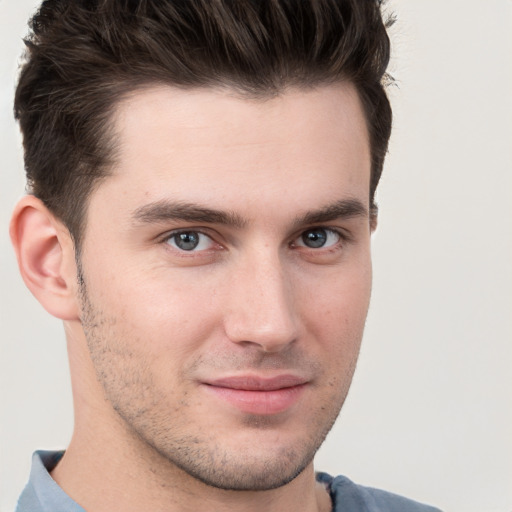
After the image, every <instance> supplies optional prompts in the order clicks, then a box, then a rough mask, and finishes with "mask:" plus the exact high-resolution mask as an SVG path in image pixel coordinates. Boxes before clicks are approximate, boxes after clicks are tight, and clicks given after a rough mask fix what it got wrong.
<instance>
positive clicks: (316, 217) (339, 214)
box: [295, 199, 369, 226]
mask: <svg viewBox="0 0 512 512" xmlns="http://www.w3.org/2000/svg"><path fill="white" fill-rule="evenodd" d="M368 215H369V213H368V209H367V208H366V206H365V205H364V204H363V203H362V202H361V201H359V199H341V200H340V201H336V202H335V203H332V204H329V205H327V206H325V207H323V208H320V209H319V210H315V211H312V212H306V213H305V214H304V215H302V216H301V217H298V218H297V219H296V220H295V225H296V226H303V225H306V224H321V223H323V222H329V221H332V220H337V219H351V218H354V217H364V218H367V217H368Z"/></svg>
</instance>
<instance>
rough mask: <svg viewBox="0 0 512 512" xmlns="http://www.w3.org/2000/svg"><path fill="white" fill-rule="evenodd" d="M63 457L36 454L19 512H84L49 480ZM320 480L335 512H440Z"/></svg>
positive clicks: (341, 480) (336, 480)
mask: <svg viewBox="0 0 512 512" xmlns="http://www.w3.org/2000/svg"><path fill="white" fill-rule="evenodd" d="M63 453H64V452H48V451H37V452H35V453H34V456H33V458H32V470H31V472H30V479H29V481H28V484H27V486H26V487H25V489H24V490H23V493H22V494H21V496H20V499H19V500H18V506H17V507H16V512H85V510H84V509H83V508H82V507H81V506H80V505H78V503H75V502H74V501H73V500H72V499H71V498H70V497H69V496H68V495H67V494H66V493H65V492H64V491H63V490H62V489H61V488H60V487H59V486H58V485H57V483H56V482H55V480H53V478H52V477H51V476H50V473H49V472H50V471H51V470H52V469H53V468H54V467H55V466H56V465H57V462H59V460H60V458H61V457H62V455H63ZM317 480H318V481H320V482H322V483H324V484H325V485H326V487H327V490H328V491H329V493H330V495H331V499H332V502H333V512H440V511H439V509H437V508H433V507H429V506H427V505H422V504H421V503H418V502H416V501H412V500H409V499H407V498H403V497H401V496H397V495H396V494H391V493H389V492H385V491H380V490H378V489H372V488H370V487H363V486H360V485H356V484H354V483H353V482H351V481H350V480H349V479H348V478H346V477H344V476H337V477H332V476H330V475H327V474H326V473H317Z"/></svg>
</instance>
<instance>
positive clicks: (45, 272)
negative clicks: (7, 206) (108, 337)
mask: <svg viewBox="0 0 512 512" xmlns="http://www.w3.org/2000/svg"><path fill="white" fill-rule="evenodd" d="M10 235H11V240H12V244H13V246H14V250H15V251H16V257H17V259H18V266H19V269H20V273H21V276H22V278H23V280H24V281H25V284H26V285H27V287H28V288H29V289H30V291H31V292H32V294H33V295H34V296H35V297H36V299H37V300H38V301H39V302H40V303H41V305H42V306H43V307H44V308H45V309H46V310H47V311H48V312H49V313H50V314H52V315H53V316H55V317H57V318H61V319H62V320H76V319H77V318H78V304H77V299H76V298H77V279H76V264H75V255H74V246H73V242H72V239H71V236H70V235H69V232H68V230H67V229H66V228H65V227H64V225H63V224H62V222H60V221H59V220H58V219H56V218H55V217H54V216H53V215H52V213H51V212H50V211H49V210H48V209H47V208H46V206H45V205H44V204H43V202H42V201H41V200H39V199H37V198H36V197H34V196H30V195H29V196H25V197H23V198H22V199H21V200H20V201H19V203H18V204H17V205H16V208H15V210H14V212H13V215H12V219H11V225H10Z"/></svg>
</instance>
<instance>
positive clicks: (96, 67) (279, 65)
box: [15, 0, 391, 248]
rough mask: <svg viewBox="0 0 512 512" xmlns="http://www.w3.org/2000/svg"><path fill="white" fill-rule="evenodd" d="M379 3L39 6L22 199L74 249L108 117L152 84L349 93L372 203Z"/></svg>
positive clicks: (158, 1) (29, 65)
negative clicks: (357, 109) (368, 163)
mask: <svg viewBox="0 0 512 512" xmlns="http://www.w3.org/2000/svg"><path fill="white" fill-rule="evenodd" d="M380 4H381V2H379V1H378V0H45V1H44V2H43V4H42V5H41V7H40V9H39V11H38V12H37V14H36V15H35V16H34V17H33V19H32V21H31V29H32V30H31V32H30V34H29V36H28V37H27V39H26V41H25V42H26V45H27V53H26V61H25V63H24V64H23V66H22V69H21V73H20V78H19V83H18V87H17V91H16V97H15V116H16V118H17V119H18V120H19V122H20V126H21V130H22V133H23V140H24V149H25V168H26V173H27V180H28V186H29V188H30V191H31V192H32V193H33V194H35V195H36V196H37V197H39V198H40V199H41V200H42V201H43V202H44V203H45V204H46V206H47V207H48V208H49V209H50V210H51V211H52V212H53V213H54V214H55V215H56V216H57V217H59V218H60V219H61V220H62V221H63V222H64V223H65V224H66V226H67V227H68V229H69V231H70V233H71V235H72V237H73V239H74V241H75V245H76V247H77V248H79V245H80V238H81V235H82V231H83V225H84V218H85V212H86V208H87V198H88V196H89V194H90V192H91V190H92V188H93V186H94V185H95V184H96V183H98V181H99V179H101V178H102V177H103V176H106V175H108V173H109V170H108V169H109V166H110V165H111V164H113V163H114V160H115V144H114V140H113V137H112V135H113V134H112V130H111V129H110V128H111V127H110V120H111V117H112V115H111V114H112V111H113V109H114V108H115V106H116V105H117V104H118V102H119V101H120V99H121V98H122V97H123V96H124V95H126V94H127V93H129V92H131V91H134V90H136V89H138V88H140V87H144V86H147V85H150V84H155V83H162V84H169V85H173V86H177V87H182V88H196V87H212V86H223V87H226V86H227V87H230V88H233V89H235V90H237V91H238V92H240V93H241V94H245V95H250V96H257V97H269V96H274V95H276V94H279V93H280V92H282V91H283V89H284V88H285V87H290V86H291V87H303V88H308V87H315V86H317V85H322V84H329V83H333V82H339V81H345V80H346V81H349V82H351V83H353V84H354V85H355V86H356V88H357V91H358V93H359V97H360V99H361V102H362V105H363V109H364V112H365V116H366V121H367V126H368V132H369V140H370V150H371V156H372V169H371V185H370V191H369V193H370V202H371V204H372V206H373V201H374V194H375V189H376V187H377V184H378V182H379V178H380V175H381V172H382V166H383V163H384V156H385V154H386V151H387V144H388V140H389V136H390V132H391V108H390V105H389V101H388V99H387V96H386V93H385V90H384V81H385V80H386V67H387V65H388V61H389V54H390V45H389V39H388V36H387V32H386V23H385V22H384V21H383V19H382V14H381V5H380Z"/></svg>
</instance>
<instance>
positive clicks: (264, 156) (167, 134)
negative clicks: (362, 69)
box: [93, 83, 370, 210]
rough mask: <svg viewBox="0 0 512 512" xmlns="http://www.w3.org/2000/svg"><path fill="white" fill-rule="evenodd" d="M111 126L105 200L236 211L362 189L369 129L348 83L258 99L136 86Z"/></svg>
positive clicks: (367, 166) (209, 91)
mask: <svg viewBox="0 0 512 512" xmlns="http://www.w3.org/2000/svg"><path fill="white" fill-rule="evenodd" d="M114 130H115V132H116V139H117V142H118V145H119V147H118V153H117V154H118V158H117V162H116V165H115V168H114V171H113V174H112V175H111V176H110V177H109V178H107V179H106V180H105V181H104V182H102V184H101V185H100V187H99V190H98V191H97V194H95V195H99V196H100V197H102V198H103V200H106V201H109V202H110V201H117V200H118V199H119V198H122V199H123V200H124V201H125V203H126V205H127V206H128V203H129V204H130V206H131V207H133V208H140V207H141V206H143V203H144V202H145V201H146V202H148V201H158V200H166V199H172V200H174V201H176V200H182V201H185V202H199V203H205V204H206V205H207V206H211V207H215V208H217V209H219V208H221V207H222V205H226V204H229V207H230V209H231V210H237V209H238V208H240V209H242V210H243V208H244V207H246V206H247V205H250V204H253V203H257V204H259V205H260V206H261V207H265V205H266V204H267V203H268V204H269V205H270V204H274V203H275V202H276V200H278V199H279V201H278V202H284V201H286V204H287V205H290V207H293V205H294V204H295V203H297V204H299V203H301V204H304V202H305V201H306V202H307V200H308V199H309V200H311V201H313V199H314V198H315V197H316V198H318V200H319V201H320V200H322V201H323V200H325V201H327V202H332V201H333V200H338V199H340V197H341V196H347V197H348V196H356V197H358V198H360V199H362V198H363V197H364V196H368V190H369V177H370V150H369V144H368V133H367V128H366V123H365V120H364V115H363V112H362V108H361V105H360V102H359V99H358V96H357V93H356V91H355V89H354V88H353V87H352V86H351V85H350V84H347V83H344V84H337V85H335V86H325V87H319V88H317V89H311V90H306V91H305V90H289V91H286V92H284V93H282V94H281V95H279V96H277V97H273V98H271V99H264V100H262V99H247V98H242V97H240V96H237V95H236V94H235V93H233V92H232V91H226V90H214V89H198V90H187V91H184V90H179V89H176V88H172V87H163V86H162V87H155V88H151V89H146V90H139V91H136V92H135V93H133V94H131V95H130V96H129V97H127V98H126V99H124V100H123V101H122V102H121V103H120V104H119V106H118V108H117V110H116V112H115V115H114ZM324 196H325V197H324ZM328 196H330V197H328ZM93 199H94V198H93ZM364 199H365V200H366V201H367V197H364ZM311 206H312V207H317V206H318V205H311Z"/></svg>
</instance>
